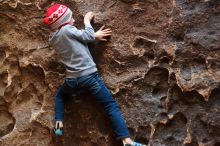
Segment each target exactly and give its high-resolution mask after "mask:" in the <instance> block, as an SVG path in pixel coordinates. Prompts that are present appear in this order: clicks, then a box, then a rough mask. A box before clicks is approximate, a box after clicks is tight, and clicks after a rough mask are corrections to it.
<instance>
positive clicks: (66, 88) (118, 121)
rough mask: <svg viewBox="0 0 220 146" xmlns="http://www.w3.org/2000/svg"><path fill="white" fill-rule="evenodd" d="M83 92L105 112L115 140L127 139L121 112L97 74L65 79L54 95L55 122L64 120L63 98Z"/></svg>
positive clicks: (127, 134) (127, 135)
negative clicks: (100, 105) (94, 98)
mask: <svg viewBox="0 0 220 146" xmlns="http://www.w3.org/2000/svg"><path fill="white" fill-rule="evenodd" d="M79 90H84V91H87V92H89V93H90V94H92V95H93V96H94V97H96V100H97V101H98V102H99V103H101V104H102V105H103V107H104V110H105V111H106V112H107V114H108V117H109V118H110V120H111V123H112V126H113V130H114V132H115V133H116V136H117V139H121V138H125V137H129V136H130V134H129V131H128V128H127V126H126V124H125V121H124V119H123V117H122V115H121V111H120V109H119V106H118V104H117V102H116V101H115V100H114V99H113V97H112V94H111V93H110V91H109V90H108V89H107V88H106V86H105V84H104V83H103V82H102V80H101V79H100V77H99V74H98V72H95V73H92V74H90V75H86V76H82V77H77V78H66V79H65V81H64V83H63V85H62V86H61V87H60V88H59V89H58V91H57V93H56V101H55V120H56V121H58V120H61V121H62V120H63V119H64V98H65V97H72V96H73V95H74V94H76V92H77V91H79Z"/></svg>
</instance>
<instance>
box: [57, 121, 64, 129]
mask: <svg viewBox="0 0 220 146" xmlns="http://www.w3.org/2000/svg"><path fill="white" fill-rule="evenodd" d="M55 128H56V129H60V128H63V122H62V121H56V126H55Z"/></svg>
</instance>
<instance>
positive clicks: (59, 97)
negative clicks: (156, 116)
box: [43, 4, 144, 146]
mask: <svg viewBox="0 0 220 146" xmlns="http://www.w3.org/2000/svg"><path fill="white" fill-rule="evenodd" d="M93 17H94V14H93V12H88V13H87V14H86V15H85V17H84V25H85V29H83V30H78V29H77V28H76V27H75V26H74V23H75V20H74V19H73V17H72V11H71V10H70V9H69V8H68V7H67V6H65V5H61V4H55V5H52V6H51V7H50V8H49V9H48V10H47V13H46V16H45V18H44V20H43V21H44V23H45V24H46V25H48V26H50V27H51V28H52V29H53V30H54V32H53V33H52V34H51V35H50V39H49V43H50V45H51V46H52V47H53V48H54V49H55V50H56V52H57V53H58V55H59V60H60V61H61V62H62V63H63V64H64V65H65V67H66V78H65V80H64V83H63V84H62V85H61V86H60V87H59V89H58V90H57V92H56V100H55V121H56V126H55V127H56V129H58V130H59V131H58V132H57V134H58V135H59V134H62V133H61V132H60V128H62V127H63V120H64V98H67V97H71V96H72V95H74V94H75V93H76V92H77V91H78V90H84V91H87V92H89V93H90V94H91V95H93V96H94V97H95V98H96V100H97V102H99V103H101V104H102V105H103V107H104V110H105V111H106V112H107V114H108V117H109V119H110V120H111V123H112V128H113V130H114V132H115V134H116V136H117V139H121V140H122V142H123V145H124V146H144V145H143V144H140V143H137V142H134V141H132V139H131V138H130V134H129V131H128V128H127V126H126V124H125V121H124V119H123V117H122V114H121V111H120V109H119V106H118V103H117V102H116V101H115V100H114V99H113V97H112V94H111V93H110V91H109V90H108V89H107V88H106V86H105V84H104V83H103V81H102V80H101V79H100V77H99V73H98V71H97V68H96V64H95V63H94V61H93V58H92V56H91V54H90V52H89V48H88V43H91V42H94V41H95V40H97V41H106V37H107V36H111V35H112V31H111V30H110V29H109V28H104V26H102V27H101V28H100V29H99V30H98V31H96V32H95V31H94V29H93V27H92V25H91V23H90V22H91V20H92V19H93Z"/></svg>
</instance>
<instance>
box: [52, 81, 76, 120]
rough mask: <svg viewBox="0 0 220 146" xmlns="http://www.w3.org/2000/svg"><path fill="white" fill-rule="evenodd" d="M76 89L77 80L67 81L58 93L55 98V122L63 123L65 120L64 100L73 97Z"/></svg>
mask: <svg viewBox="0 0 220 146" xmlns="http://www.w3.org/2000/svg"><path fill="white" fill-rule="evenodd" d="M75 88H76V80H75V79H68V80H67V79H66V80H65V82H64V83H63V85H62V86H60V87H59V88H58V90H57V92H56V98H55V120H56V121H63V119H64V98H68V97H71V96H72V95H73V94H74V92H75Z"/></svg>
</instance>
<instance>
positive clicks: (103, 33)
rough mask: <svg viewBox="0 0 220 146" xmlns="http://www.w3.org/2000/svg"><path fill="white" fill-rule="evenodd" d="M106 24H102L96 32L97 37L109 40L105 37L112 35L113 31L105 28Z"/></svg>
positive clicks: (100, 39)
mask: <svg viewBox="0 0 220 146" xmlns="http://www.w3.org/2000/svg"><path fill="white" fill-rule="evenodd" d="M104 27H105V26H102V27H101V28H100V29H99V30H98V31H97V32H96V33H95V39H96V40H99V41H107V40H106V39H105V38H104V37H107V36H111V35H112V31H111V29H109V28H107V29H104Z"/></svg>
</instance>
